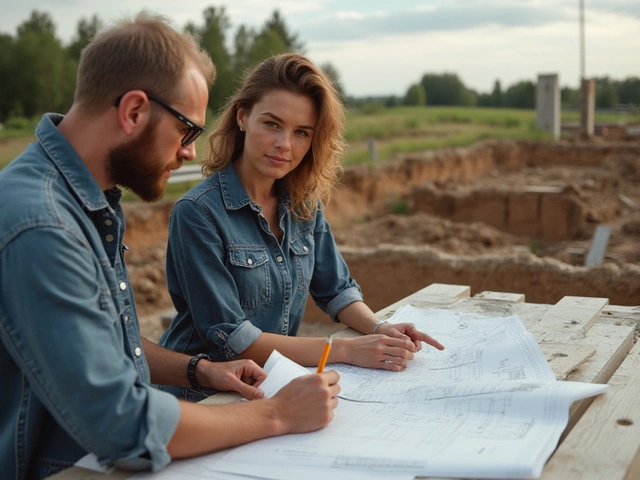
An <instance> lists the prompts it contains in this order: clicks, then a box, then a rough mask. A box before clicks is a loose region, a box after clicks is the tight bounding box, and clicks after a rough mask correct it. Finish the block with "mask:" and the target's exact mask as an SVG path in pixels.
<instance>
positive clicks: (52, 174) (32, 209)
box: [0, 144, 80, 248]
mask: <svg viewBox="0 0 640 480" xmlns="http://www.w3.org/2000/svg"><path fill="white" fill-rule="evenodd" d="M38 148H39V147H38V145H37V144H32V145H31V146H29V148H27V150H26V151H25V152H23V153H22V154H21V155H19V156H18V157H17V158H16V159H15V160H13V161H12V162H11V163H10V164H9V165H8V166H7V167H6V168H5V169H3V170H2V171H1V172H0V205H2V206H3V207H4V208H0V248H1V247H2V245H4V244H6V243H7V242H8V241H11V239H12V238H14V237H15V236H17V235H19V234H20V233H21V232H23V231H25V230H27V229H31V228H38V227H60V226H62V225H63V224H64V223H65V221H64V218H65V217H66V215H64V212H65V210H69V209H70V208H71V209H76V208H78V209H79V208H80V206H79V205H77V202H76V201H75V200H74V198H73V195H72V193H71V192H70V191H69V190H68V187H67V185H66V183H65V182H64V180H63V179H61V177H60V175H59V172H58V170H57V169H56V168H55V166H54V165H53V164H52V163H51V162H50V161H48V159H46V157H45V156H43V155H42V153H41V151H38Z"/></svg>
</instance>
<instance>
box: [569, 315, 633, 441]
mask: <svg viewBox="0 0 640 480" xmlns="http://www.w3.org/2000/svg"><path fill="white" fill-rule="evenodd" d="M633 333H634V328H633V327H629V326H617V325H608V324H601V323H596V324H595V325H594V326H593V327H591V329H590V330H589V331H588V332H587V336H586V338H585V341H586V342H587V343H589V344H591V345H595V346H596V354H595V355H594V356H593V357H591V358H590V359H588V360H587V361H586V362H584V363H583V364H582V365H579V366H578V367H577V368H576V369H575V370H574V371H573V372H571V373H569V375H567V378H566V380H568V381H572V382H587V383H607V382H608V381H609V379H610V378H611V377H612V376H613V374H614V372H615V371H616V370H617V369H618V367H619V366H620V365H621V364H622V362H623V361H624V359H625V358H626V356H627V353H629V350H631V347H633ZM593 400H594V398H593V397H590V398H585V399H584V400H579V401H577V402H573V403H572V404H571V407H570V408H569V422H568V424H567V428H565V431H564V433H563V437H564V436H566V435H568V434H569V432H570V431H571V429H572V428H573V427H574V425H575V424H576V422H577V421H578V420H579V419H580V417H581V416H582V414H583V413H584V412H585V410H586V409H587V408H588V407H589V405H591V402H593ZM561 441H562V439H561Z"/></svg>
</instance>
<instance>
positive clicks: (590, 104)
mask: <svg viewBox="0 0 640 480" xmlns="http://www.w3.org/2000/svg"><path fill="white" fill-rule="evenodd" d="M595 110H596V81H595V80H589V79H582V85H581V86H580V134H581V135H582V136H583V137H593V128H594V123H595Z"/></svg>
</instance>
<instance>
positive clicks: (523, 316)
mask: <svg viewBox="0 0 640 480" xmlns="http://www.w3.org/2000/svg"><path fill="white" fill-rule="evenodd" d="M513 307H514V308H513V309H514V312H515V313H516V315H519V316H520V320H522V323H524V326H525V327H527V330H529V331H531V327H532V326H533V325H534V324H535V323H537V322H538V321H539V320H540V319H541V318H542V317H543V316H544V315H545V314H546V313H547V312H548V311H549V310H550V309H551V307H552V305H549V304H546V303H514V304H513Z"/></svg>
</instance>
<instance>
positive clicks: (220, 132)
mask: <svg viewBox="0 0 640 480" xmlns="http://www.w3.org/2000/svg"><path fill="white" fill-rule="evenodd" d="M274 90H286V91H289V92H292V93H295V94H299V95H306V96H308V97H309V98H311V100H312V101H313V102H314V105H315V107H316V110H317V113H318V120H317V123H316V125H315V130H314V135H313V141H312V142H311V148H310V149H309V151H308V152H307V154H306V155H305V157H304V158H303V159H302V161H301V162H300V165H298V167H297V168H295V169H294V170H293V171H291V172H290V173H289V174H287V175H286V176H285V177H284V178H283V179H282V180H281V182H282V184H283V185H284V186H285V188H286V189H287V191H288V192H289V195H290V196H291V211H292V213H293V214H294V215H295V216H297V217H298V218H300V219H303V220H308V219H310V218H312V216H313V215H314V214H315V212H316V209H317V208H318V204H319V202H320V203H322V204H326V202H328V201H329V197H330V194H331V190H332V188H333V186H334V185H335V183H336V182H337V180H338V176H339V175H340V174H341V173H342V166H341V164H340V157H341V155H342V152H343V151H344V148H345V142H344V138H343V136H342V131H343V128H344V116H345V114H344V107H343V105H342V102H341V101H340V99H339V96H338V94H337V92H336V89H335V87H334V86H333V83H332V82H331V80H329V79H328V78H327V76H326V75H325V74H324V73H323V72H322V70H321V69H319V68H318V67H317V66H315V65H314V64H313V63H312V62H311V61H310V60H309V59H308V58H306V57H305V56H303V55H300V54H297V53H287V54H282V55H277V56H274V57H271V58H269V59H267V60H265V61H263V62H262V63H260V64H259V65H258V66H257V67H256V68H254V69H253V70H252V71H251V72H249V74H248V75H247V76H246V78H245V80H244V82H243V84H242V86H241V87H240V89H239V90H238V91H237V92H236V93H235V94H234V95H233V96H232V97H231V98H230V99H229V100H228V102H227V104H226V106H225V108H224V110H223V112H222V114H221V115H220V118H219V119H218V121H217V122H216V124H215V126H214V128H213V129H212V131H211V132H210V133H209V137H208V143H209V152H208V153H207V155H205V159H204V160H203V161H202V162H201V165H202V172H203V174H204V175H205V176H208V175H211V174H213V173H215V172H217V171H219V170H221V169H223V168H224V167H225V166H226V165H227V164H228V163H229V162H233V161H234V160H236V159H237V158H238V157H239V156H240V155H241V153H242V150H243V148H244V135H245V134H244V132H241V131H240V129H239V127H238V123H237V112H238V111H239V109H244V110H245V111H246V112H250V111H251V109H252V108H253V106H254V105H255V104H256V103H257V102H259V101H260V100H261V99H262V98H263V97H264V96H265V95H266V94H267V93H269V92H271V91H274Z"/></svg>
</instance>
